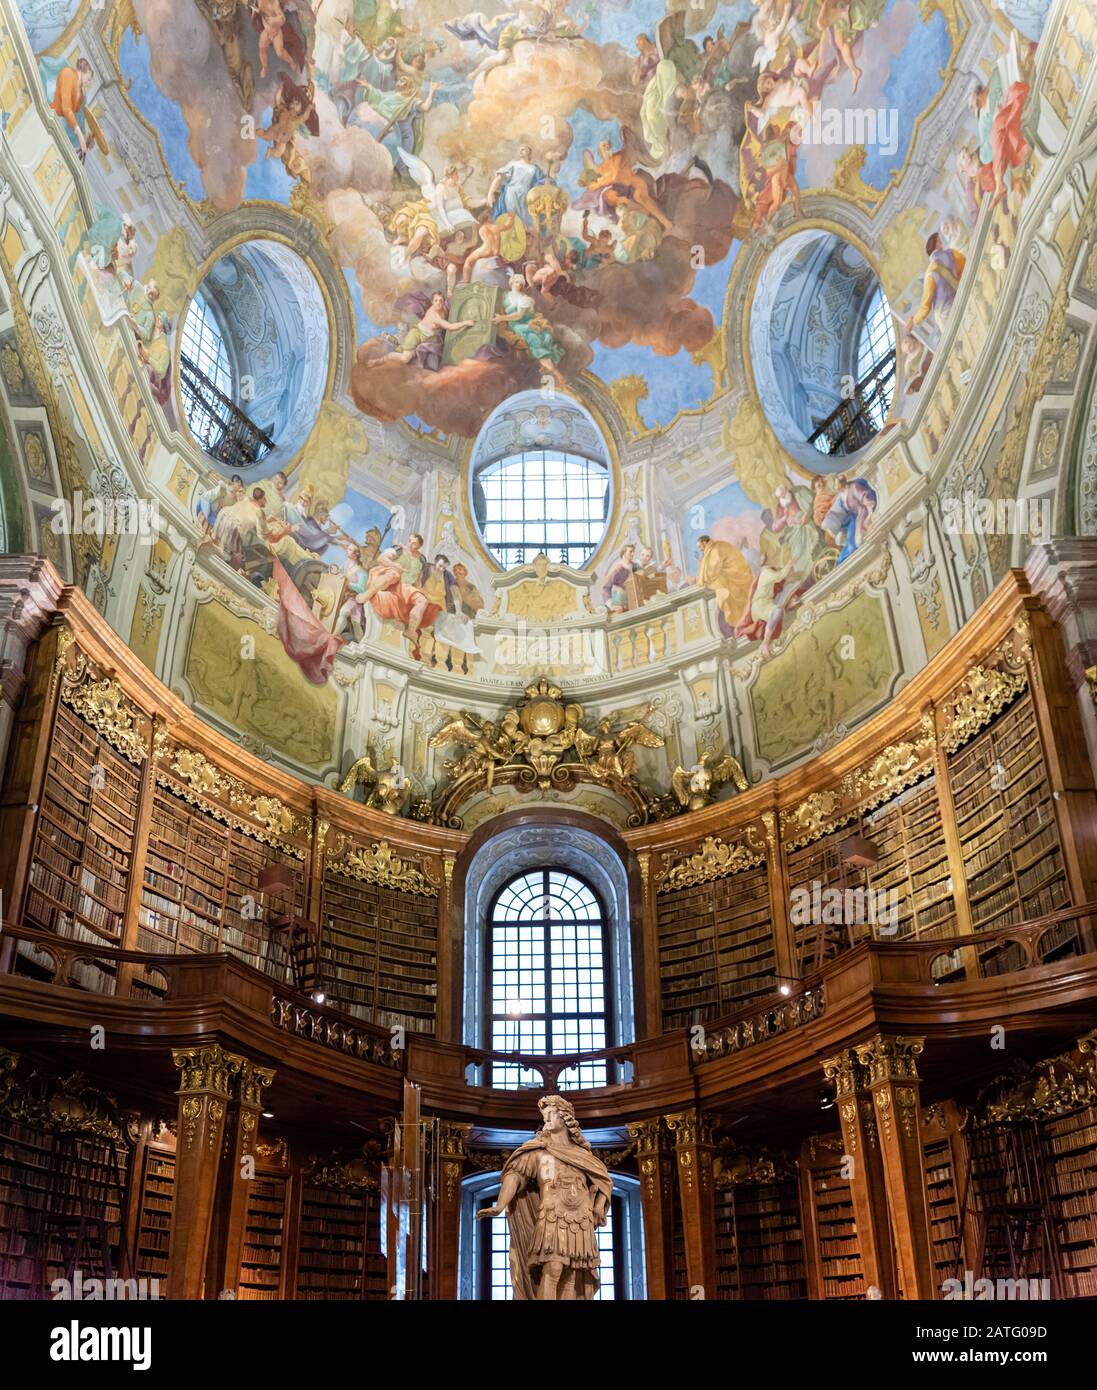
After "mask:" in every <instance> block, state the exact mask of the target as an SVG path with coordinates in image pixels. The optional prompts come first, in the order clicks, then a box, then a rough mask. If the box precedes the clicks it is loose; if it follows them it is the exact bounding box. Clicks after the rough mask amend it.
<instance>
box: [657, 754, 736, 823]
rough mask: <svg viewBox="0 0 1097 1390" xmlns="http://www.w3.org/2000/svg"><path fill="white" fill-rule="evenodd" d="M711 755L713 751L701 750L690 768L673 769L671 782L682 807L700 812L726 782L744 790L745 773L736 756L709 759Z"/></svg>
mask: <svg viewBox="0 0 1097 1390" xmlns="http://www.w3.org/2000/svg"><path fill="white" fill-rule="evenodd" d="M714 758H716V754H715V753H711V752H709V753H702V754H701V755H700V757H699V758H698V759H697V761H696V762H695V763H694V764H693V765H692V766H691V767H676V768H675V769H674V772H673V773H672V775H671V779H670V784H671V786H672V787H673V789H674V795H675V796H676V797H677V798H678V804H679V805H680V806H682V807H683V808H684V809H685V810H687V811H699V810H700V809H701V808H702V807H703V806H709V805H711V803H712V800H713V797H714V795H715V793H716V792H717V790H718V789H719V788H720V787H722V786H724V784H725V783H727V782H734V783H735V786H736V789H737V790H738V791H741V792H745V791H746V789H747V778H746V773H745V772H744V771H743V765H742V763H741V762H740V761H739V759H738V758H733V757H732V756H731V754H730V753H729V754H727V756H726V757H723V758H720V759H719V760H718V761H716V762H713V761H712V760H713V759H714ZM710 763H712V765H711V766H710V765H709V764H710Z"/></svg>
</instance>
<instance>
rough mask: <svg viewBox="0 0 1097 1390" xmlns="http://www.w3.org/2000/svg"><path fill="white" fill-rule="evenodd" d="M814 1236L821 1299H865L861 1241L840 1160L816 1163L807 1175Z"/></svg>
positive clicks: (847, 1181) (851, 1199)
mask: <svg viewBox="0 0 1097 1390" xmlns="http://www.w3.org/2000/svg"><path fill="white" fill-rule="evenodd" d="M805 1178H806V1184H807V1197H808V1200H809V1201H810V1203H811V1216H812V1226H813V1230H814V1234H815V1242H814V1243H815V1247H816V1250H815V1258H816V1262H817V1267H816V1278H817V1282H818V1286H819V1296H820V1297H821V1298H823V1299H828V1300H829V1299H851V1298H864V1297H865V1277H864V1267H863V1263H862V1259H861V1239H860V1236H859V1235H858V1233H857V1227H856V1225H855V1224H854V1220H853V1197H852V1194H851V1192H850V1185H849V1179H848V1178H843V1177H842V1159H841V1157H840V1156H837V1157H835V1158H834V1159H833V1161H826V1160H824V1161H823V1162H821V1163H819V1164H818V1165H816V1166H814V1167H812V1168H811V1169H810V1170H809V1171H808V1172H807V1173H806V1174H805Z"/></svg>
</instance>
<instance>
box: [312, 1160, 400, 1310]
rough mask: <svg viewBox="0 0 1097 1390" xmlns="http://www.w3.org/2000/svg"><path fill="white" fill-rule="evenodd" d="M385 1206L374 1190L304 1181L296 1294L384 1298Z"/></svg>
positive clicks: (317, 1297) (332, 1297) (315, 1296)
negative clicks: (336, 1187)
mask: <svg viewBox="0 0 1097 1390" xmlns="http://www.w3.org/2000/svg"><path fill="white" fill-rule="evenodd" d="M380 1240H381V1211H380V1202H379V1199H378V1196H377V1193H376V1192H374V1191H364V1192H362V1191H354V1192H340V1191H336V1190H334V1189H332V1188H327V1187H317V1186H314V1185H312V1184H306V1185H305V1188H304V1191H303V1193H302V1199H301V1236H300V1245H299V1249H298V1255H297V1297H298V1298H300V1299H305V1300H317V1299H339V1300H355V1301H357V1300H361V1299H378V1298H385V1297H386V1294H387V1290H386V1282H387V1271H386V1268H385V1261H384V1259H383V1258H382V1256H381V1245H380Z"/></svg>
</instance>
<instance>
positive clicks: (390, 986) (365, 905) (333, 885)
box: [320, 867, 438, 1033]
mask: <svg viewBox="0 0 1097 1390" xmlns="http://www.w3.org/2000/svg"><path fill="white" fill-rule="evenodd" d="M437 912H438V906H437V902H436V900H435V899H433V898H421V897H418V896H416V895H415V894H413V893H402V892H398V891H397V890H395V889H392V888H382V887H379V886H378V885H376V884H371V883H365V882H363V881H362V880H360V879H356V878H353V877H351V876H349V875H344V874H340V873H336V872H335V871H334V870H332V869H331V868H330V867H329V868H328V870H327V872H326V873H325V875H324V886H323V907H322V910H321V914H320V921H321V938H320V958H321V968H322V971H323V976H324V982H325V986H326V988H327V991H328V994H329V995H330V997H331V999H332V1001H333V1002H334V1003H335V1004H337V1005H338V1007H340V1008H342V1009H346V1010H347V1011H348V1012H349V1013H353V1014H356V1015H357V1016H358V1017H359V1018H362V1019H366V1020H368V1021H369V1022H372V1023H379V1024H381V1025H382V1026H383V1027H392V1026H393V1025H398V1026H400V1027H403V1028H407V1029H408V1030H409V1031H413V1032H420V1033H433V1032H434V1021H435V1013H436V1005H437V992H438V920H437Z"/></svg>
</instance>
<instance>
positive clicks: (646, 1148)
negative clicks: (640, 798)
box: [628, 1116, 666, 1157]
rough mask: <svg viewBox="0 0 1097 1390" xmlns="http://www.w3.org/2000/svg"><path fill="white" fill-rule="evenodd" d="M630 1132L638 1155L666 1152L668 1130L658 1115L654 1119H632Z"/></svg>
mask: <svg viewBox="0 0 1097 1390" xmlns="http://www.w3.org/2000/svg"><path fill="white" fill-rule="evenodd" d="M628 1132H629V1138H630V1139H631V1140H632V1142H633V1145H634V1147H635V1149H636V1154H637V1156H638V1157H643V1156H644V1155H647V1154H660V1153H663V1152H665V1149H666V1131H665V1130H664V1128H663V1122H662V1120H661V1119H660V1118H659V1117H658V1116H656V1117H655V1119H653V1120H631V1121H630V1122H629V1127H628Z"/></svg>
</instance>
